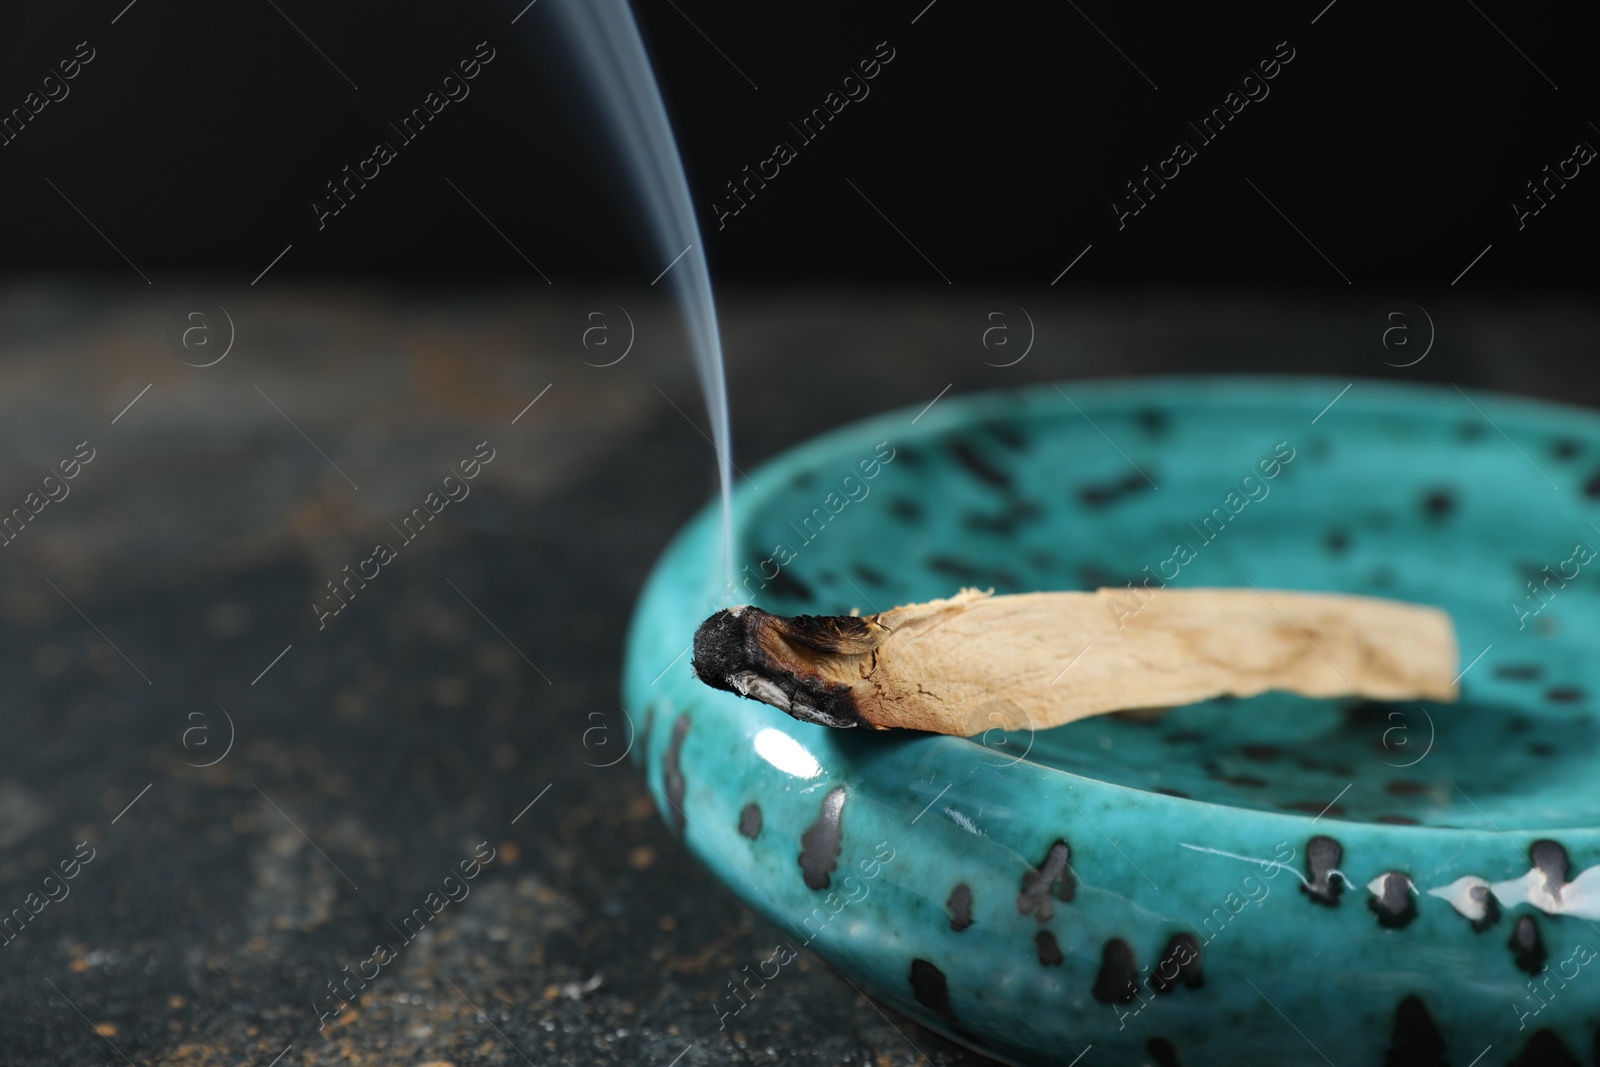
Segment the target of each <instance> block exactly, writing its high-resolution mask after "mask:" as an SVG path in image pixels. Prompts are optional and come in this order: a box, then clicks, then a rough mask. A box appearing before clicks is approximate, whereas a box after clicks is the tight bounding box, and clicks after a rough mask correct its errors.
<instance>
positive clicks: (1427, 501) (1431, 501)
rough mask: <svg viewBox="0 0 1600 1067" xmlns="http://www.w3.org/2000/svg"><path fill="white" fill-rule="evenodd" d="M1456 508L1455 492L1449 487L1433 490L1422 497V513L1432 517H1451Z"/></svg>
mask: <svg viewBox="0 0 1600 1067" xmlns="http://www.w3.org/2000/svg"><path fill="white" fill-rule="evenodd" d="M1455 510H1456V498H1455V494H1454V493H1452V492H1450V491H1449V490H1448V489H1434V490H1431V491H1429V493H1428V495H1427V496H1424V497H1423V498H1422V513H1423V514H1424V515H1426V516H1427V517H1428V518H1430V519H1446V518H1449V517H1450V515H1451V514H1452V513H1454V511H1455Z"/></svg>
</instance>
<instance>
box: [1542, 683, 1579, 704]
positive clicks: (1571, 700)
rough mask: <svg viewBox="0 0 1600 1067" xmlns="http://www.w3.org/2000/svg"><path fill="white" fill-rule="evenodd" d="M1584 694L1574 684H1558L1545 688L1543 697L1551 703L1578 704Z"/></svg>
mask: <svg viewBox="0 0 1600 1067" xmlns="http://www.w3.org/2000/svg"><path fill="white" fill-rule="evenodd" d="M1586 695H1587V694H1585V693H1584V691H1583V690H1582V689H1580V688H1578V687H1577V686H1575V685H1558V686H1554V687H1552V688H1550V689H1547V690H1546V691H1545V694H1544V698H1545V699H1546V700H1548V701H1549V702H1550V703H1552V704H1578V703H1581V702H1582V701H1583V699H1584V697H1585V696H1586Z"/></svg>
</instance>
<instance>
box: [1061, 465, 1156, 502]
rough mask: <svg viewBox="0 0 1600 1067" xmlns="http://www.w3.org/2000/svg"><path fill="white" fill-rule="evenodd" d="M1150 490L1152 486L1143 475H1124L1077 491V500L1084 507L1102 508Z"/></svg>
mask: <svg viewBox="0 0 1600 1067" xmlns="http://www.w3.org/2000/svg"><path fill="white" fill-rule="evenodd" d="M1150 488H1152V486H1151V484H1150V483H1149V482H1148V481H1146V480H1145V477H1144V475H1142V474H1138V473H1134V474H1126V475H1123V476H1122V477H1120V478H1117V479H1116V480H1114V481H1110V482H1101V483H1099V484H1096V485H1085V486H1083V487H1081V488H1080V489H1079V490H1078V499H1079V500H1081V501H1083V504H1084V506H1085V507H1091V508H1102V507H1105V506H1106V505H1108V504H1115V503H1116V502H1117V501H1119V500H1121V499H1122V498H1123V497H1125V496H1128V495H1130V494H1132V493H1139V492H1143V491H1144V490H1146V489H1150Z"/></svg>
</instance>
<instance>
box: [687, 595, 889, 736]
mask: <svg viewBox="0 0 1600 1067" xmlns="http://www.w3.org/2000/svg"><path fill="white" fill-rule="evenodd" d="M863 624H866V625H863ZM874 625H876V624H867V620H864V619H856V618H853V617H851V616H816V615H802V616H798V617H796V618H784V617H782V616H778V615H773V614H772V613H770V612H766V611H762V610H761V609H760V608H755V607H750V606H748V605H745V606H741V607H736V608H727V609H724V610H722V611H719V612H717V613H716V614H714V615H712V616H711V617H710V618H708V619H706V621H705V622H703V623H701V624H700V628H699V629H698V630H696V631H695V635H694V657H693V658H692V659H691V660H690V666H691V667H692V668H693V670H694V673H695V676H696V677H697V678H699V679H700V680H701V681H702V682H704V683H705V684H706V685H709V686H711V687H712V688H713V689H722V690H726V691H727V692H730V693H737V694H738V695H739V696H742V697H748V698H749V699H751V700H759V701H761V702H762V703H763V704H770V705H771V706H773V707H775V708H777V709H778V710H780V711H785V712H788V713H789V714H790V715H792V716H794V717H795V718H796V719H799V720H800V721H801V722H811V723H817V724H819V725H822V726H834V727H853V726H865V725H869V724H867V723H866V722H864V721H863V720H862V718H861V715H860V714H859V713H858V712H857V711H856V707H855V701H854V699H853V697H852V696H851V693H850V690H849V688H848V687H846V686H842V685H839V684H838V683H834V682H828V681H824V680H823V679H821V678H818V677H816V676H815V675H814V674H812V673H811V672H810V671H809V670H808V669H807V668H806V667H805V666H804V665H803V664H802V663H801V662H800V661H799V660H797V659H796V657H795V656H794V655H792V654H791V650H790V649H789V647H788V644H789V643H790V642H792V643H794V644H797V645H802V646H804V647H806V648H808V649H811V650H813V651H815V652H822V653H838V652H846V653H847V654H848V653H849V651H851V650H853V649H854V648H855V647H856V646H858V645H861V644H862V643H863V642H864V641H866V640H869V639H872V638H874V636H875V635H874V634H873V633H872V631H871V630H870V628H869V627H870V626H874ZM878 630H880V631H881V630H882V627H878ZM885 632H886V631H885ZM877 640H881V637H879V638H876V639H874V640H873V642H872V644H871V645H868V646H867V648H868V649H869V650H870V648H872V647H876V643H877Z"/></svg>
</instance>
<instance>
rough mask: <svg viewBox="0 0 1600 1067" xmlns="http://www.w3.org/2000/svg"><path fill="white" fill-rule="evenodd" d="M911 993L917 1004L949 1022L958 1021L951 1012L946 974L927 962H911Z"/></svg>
mask: <svg viewBox="0 0 1600 1067" xmlns="http://www.w3.org/2000/svg"><path fill="white" fill-rule="evenodd" d="M911 993H912V995H913V996H915V997H916V998H917V1003H918V1004H921V1005H922V1006H923V1007H924V1008H927V1009H928V1010H929V1011H931V1012H933V1013H934V1014H935V1015H937V1016H939V1018H941V1019H944V1020H946V1021H948V1022H955V1021H956V1013H955V1012H954V1011H952V1010H950V983H949V982H948V981H946V980H945V976H944V972H943V971H941V970H940V969H939V968H937V967H935V966H934V965H933V964H931V963H929V962H928V961H927V960H912V961H911Z"/></svg>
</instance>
